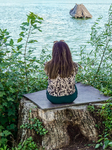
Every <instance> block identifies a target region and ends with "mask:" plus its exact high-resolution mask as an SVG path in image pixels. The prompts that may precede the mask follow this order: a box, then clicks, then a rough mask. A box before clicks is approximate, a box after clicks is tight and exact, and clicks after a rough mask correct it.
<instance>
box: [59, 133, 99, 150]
mask: <svg viewBox="0 0 112 150" xmlns="http://www.w3.org/2000/svg"><path fill="white" fill-rule="evenodd" d="M95 145H96V144H95V143H93V142H89V141H88V140H87V139H85V138H84V137H82V136H79V137H78V138H76V139H72V141H71V142H70V145H69V146H67V147H63V148H61V149H58V150H102V148H98V149H95Z"/></svg>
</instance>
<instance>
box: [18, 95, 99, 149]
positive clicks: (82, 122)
mask: <svg viewBox="0 0 112 150" xmlns="http://www.w3.org/2000/svg"><path fill="white" fill-rule="evenodd" d="M32 95H33V94H32ZM95 105H97V106H100V105H101V103H95ZM87 106H88V104H87V103H85V104H79V105H78V104H77V105H76V104H75V105H74V104H69V105H61V107H55V108H48V109H41V108H39V106H37V105H36V104H35V103H34V102H33V101H31V100H29V99H28V98H27V97H23V98H22V99H21V101H20V106H19V120H18V141H22V140H24V139H26V138H28V137H29V136H32V137H33V139H34V140H35V142H38V141H40V144H41V145H42V146H43V147H45V149H46V150H52V149H59V148H62V147H65V146H67V145H69V144H70V141H71V139H72V138H73V137H72V136H74V138H76V137H77V136H79V134H81V135H83V136H84V137H85V138H87V139H88V140H89V141H97V140H98V131H97V129H96V127H95V124H96V122H95V118H93V117H92V116H91V114H90V113H89V111H88V109H87ZM30 110H31V112H30V114H29V111H30ZM29 115H30V118H35V117H36V118H39V119H40V121H42V123H43V125H44V126H45V129H46V130H48V133H47V134H46V135H44V136H42V137H41V138H40V137H39V136H37V135H36V133H35V132H34V131H33V130H30V129H23V128H20V126H21V125H22V124H24V123H27V122H29V119H28V118H29ZM29 123H30V122H29ZM71 129H74V130H73V133H72V134H70V132H69V131H70V130H71Z"/></svg>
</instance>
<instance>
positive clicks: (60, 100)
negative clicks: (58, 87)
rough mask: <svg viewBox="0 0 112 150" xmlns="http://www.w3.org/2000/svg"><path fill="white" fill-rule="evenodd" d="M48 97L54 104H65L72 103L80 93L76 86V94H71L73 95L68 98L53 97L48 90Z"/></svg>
mask: <svg viewBox="0 0 112 150" xmlns="http://www.w3.org/2000/svg"><path fill="white" fill-rule="evenodd" d="M46 96H47V99H48V100H49V101H50V102H51V103H53V104H65V103H72V102H73V101H74V100H75V99H76V98H77V96H78V91H77V87H76V85H75V93H73V94H71V95H67V96H60V97H59V96H52V95H50V94H49V93H48V91H47V90H46Z"/></svg>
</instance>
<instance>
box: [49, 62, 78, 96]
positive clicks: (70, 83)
mask: <svg viewBox="0 0 112 150" xmlns="http://www.w3.org/2000/svg"><path fill="white" fill-rule="evenodd" d="M77 71H78V65H77V64H76V63H74V73H73V74H72V75H71V76H70V77H66V78H61V77H60V76H59V75H58V76H57V77H56V79H50V78H48V88H47V91H48V93H49V94H50V95H52V96H67V95H70V94H73V93H74V92H75V76H76V74H77Z"/></svg>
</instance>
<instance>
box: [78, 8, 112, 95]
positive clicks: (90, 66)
mask: <svg viewBox="0 0 112 150" xmlns="http://www.w3.org/2000/svg"><path fill="white" fill-rule="evenodd" d="M101 19H102V17H100V18H98V19H97V20H96V22H95V23H94V25H93V26H92V27H91V34H90V35H91V38H90V41H89V42H88V47H89V48H90V52H88V53H87V52H86V46H82V47H81V52H80V58H81V61H80V62H79V64H80V65H81V66H82V68H83V69H82V68H79V73H78V75H77V79H76V80H77V81H79V82H82V83H85V84H88V85H92V86H94V87H96V88H98V89H99V90H100V91H102V92H103V93H104V94H105V95H109V96H112V5H111V6H110V8H109V16H108V22H107V23H106V24H105V25H104V28H101V27H100V26H99V21H100V20H101Z"/></svg>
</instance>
